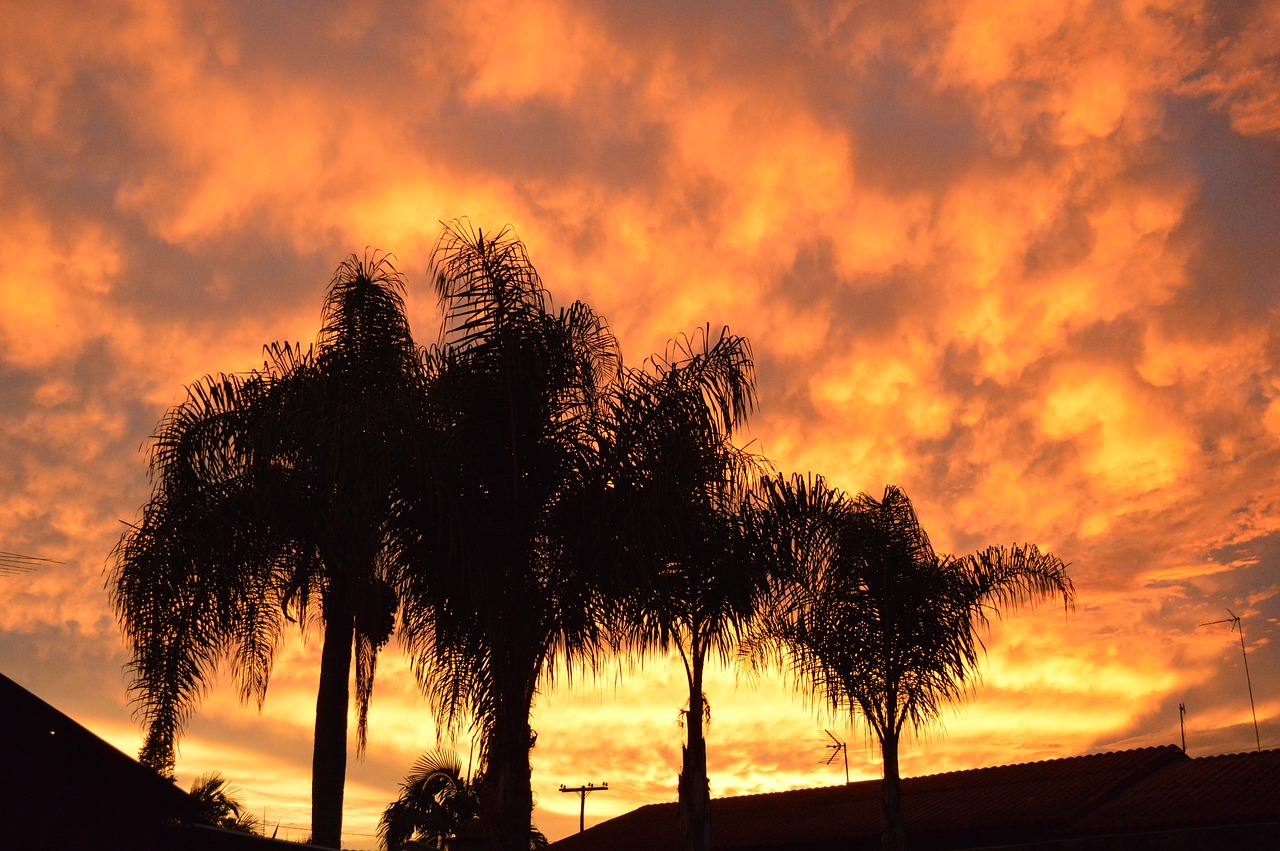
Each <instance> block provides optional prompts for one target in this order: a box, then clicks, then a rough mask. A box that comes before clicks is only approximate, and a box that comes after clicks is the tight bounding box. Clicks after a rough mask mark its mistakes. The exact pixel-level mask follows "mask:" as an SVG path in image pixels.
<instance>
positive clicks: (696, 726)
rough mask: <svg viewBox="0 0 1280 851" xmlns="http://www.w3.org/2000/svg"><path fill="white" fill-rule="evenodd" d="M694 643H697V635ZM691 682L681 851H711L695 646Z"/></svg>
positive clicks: (683, 767)
mask: <svg viewBox="0 0 1280 851" xmlns="http://www.w3.org/2000/svg"><path fill="white" fill-rule="evenodd" d="M693 638H694V641H695V642H696V641H697V638H698V636H697V634H696V633H695V634H694V636H693ZM690 655H691V656H692V660H691V661H692V669H691V671H690V673H691V674H692V676H691V677H690V682H689V715H688V716H687V717H686V718H685V729H686V730H687V731H688V734H689V736H688V744H686V745H685V747H683V748H681V758H682V764H681V767H680V789H679V804H678V806H677V809H678V811H679V813H678V816H677V818H678V822H679V827H680V848H681V851H711V788H710V783H709V781H708V780H707V738H706V734H705V732H704V731H703V727H702V717H703V714H704V709H705V703H704V700H703V696H702V654H701V653H700V652H698V648H697V644H696V643H695V644H694V647H693V652H692V654H690Z"/></svg>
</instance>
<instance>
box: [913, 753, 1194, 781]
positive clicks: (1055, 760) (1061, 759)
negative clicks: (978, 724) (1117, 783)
mask: <svg viewBox="0 0 1280 851" xmlns="http://www.w3.org/2000/svg"><path fill="white" fill-rule="evenodd" d="M1142 752H1149V753H1153V754H1154V753H1168V754H1170V755H1172V754H1174V753H1176V754H1178V755H1182V753H1183V751H1182V748H1180V747H1178V746H1177V745H1147V746H1145V747H1141V748H1127V749H1125V750H1122V751H1097V752H1095V753H1083V754H1073V755H1071V756H1056V757H1053V758H1051V759H1033V760H1027V761H1025V762H1006V763H1001V764H999V765H978V766H973V767H972V768H956V769H952V770H951V771H935V772H934V773H932V774H912V775H910V778H908V777H907V776H906V775H904V776H903V778H902V779H903V780H907V779H915V778H922V777H942V776H943V775H952V774H970V773H972V772H975V771H994V770H996V769H1000V768H1019V767H1021V766H1025V765H1045V764H1048V763H1061V762H1070V761H1071V760H1085V759H1097V758H1098V757H1102V756H1123V755H1125V754H1135V753H1142ZM1190 758H1191V757H1188V759H1190Z"/></svg>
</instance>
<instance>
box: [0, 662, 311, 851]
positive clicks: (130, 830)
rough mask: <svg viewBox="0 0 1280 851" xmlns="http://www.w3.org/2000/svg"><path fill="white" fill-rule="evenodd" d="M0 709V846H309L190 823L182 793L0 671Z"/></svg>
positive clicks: (133, 850) (193, 809)
mask: <svg viewBox="0 0 1280 851" xmlns="http://www.w3.org/2000/svg"><path fill="white" fill-rule="evenodd" d="M0 718H2V719H3V721H0V754H2V755H3V767H2V768H0V848H5V849H8V848H13V849H24V851H44V849H72V848H92V849H95V851H97V849H129V851H150V849H160V850H161V851H163V849H184V851H185V849H190V850H191V851H235V850H236V849H245V851H268V849H293V850H294V851H297V849H304V848H308V847H310V846H305V845H300V844H298V843H292V842H281V841H275V840H271V839H266V838H264V837H260V836H252V835H249V834H241V833H235V832H233V831H227V830H219V829H217V828H212V827H202V826H198V825H194V824H191V821H192V820H193V819H194V818H195V817H196V815H197V813H198V808H197V805H196V802H195V801H194V800H193V799H192V798H191V796H189V795H188V794H187V793H186V792H184V791H182V790H181V789H179V788H178V787H177V786H176V785H175V784H174V783H173V782H172V781H170V780H166V779H164V778H163V777H161V776H160V775H158V774H156V773H155V772H154V771H152V770H151V769H149V768H147V767H146V766H144V765H142V764H141V763H139V762H137V761H136V760H133V759H131V758H130V757H128V756H126V755H125V754H123V753H121V752H120V751H119V750H117V749H116V748H114V747H113V746H111V745H110V744H108V743H107V742H105V741H103V740H102V739H101V738H99V737H98V736H96V735H94V734H93V733H91V732H90V731H89V730H87V729H85V728H84V727H83V726H81V725H80V724H78V723H76V722H75V721H73V720H72V719H71V718H69V717H68V716H66V715H64V714H63V713H61V712H59V711H58V710H57V709H54V708H53V707H52V706H50V705H49V704H47V703H45V702H44V701H43V700H41V699H40V698H38V697H36V696H35V695H34V694H32V693H31V692H29V691H27V690H26V689H24V688H23V687H22V686H20V685H18V684H17V683H15V682H14V681H13V680H11V679H9V678H8V677H6V676H4V675H3V674H0Z"/></svg>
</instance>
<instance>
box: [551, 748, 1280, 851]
mask: <svg viewBox="0 0 1280 851" xmlns="http://www.w3.org/2000/svg"><path fill="white" fill-rule="evenodd" d="M1207 787H1212V788H1211V791H1209V790H1208V789H1207ZM902 809H903V815H904V818H905V820H906V828H907V835H908V839H909V841H910V842H911V844H912V846H913V847H919V848H950V847H967V846H976V847H981V846H984V845H998V844H1006V843H1019V842H1034V841H1037V840H1045V839H1050V838H1055V837H1057V838H1066V837H1070V836H1077V837H1078V836H1081V835H1096V834H1102V833H1110V834H1114V833H1123V832H1125V831H1129V830H1145V829H1166V828H1177V827H1183V826H1197V827H1204V826H1211V825H1216V824H1224V823H1235V822H1245V821H1248V822H1251V823H1259V822H1269V821H1276V820H1280V752H1276V751H1270V752H1267V753H1263V754H1242V755H1239V756H1236V757H1210V758H1202V759H1194V760H1193V759H1191V758H1189V757H1187V756H1186V755H1185V754H1184V753H1183V752H1182V751H1181V750H1180V749H1179V748H1177V747H1175V746H1172V745H1168V746H1164V747H1153V748H1140V749H1136V750H1128V751H1120V752H1114V753H1103V754H1094V755H1091V756H1079V757H1068V758H1065V759H1055V760H1046V761H1042V762H1029V763H1020V764H1016V765H1004V766H996V767H993V768H976V769H970V770H966V771H953V772H947V773H945V774H934V775H927V776H922V777H911V778H906V779H904V780H903V784H902ZM676 818H677V814H676V805H675V804H673V803H672V804H650V805H648V806H644V807H641V808H639V809H637V810H634V811H632V812H630V813H627V814H625V815H623V816H619V817H618V818H616V819H612V820H610V821H607V822H604V823H602V824H599V825H596V826H595V827H593V828H591V829H590V830H587V831H585V832H583V833H580V834H576V835H574V836H570V837H567V838H565V839H562V840H561V841H560V842H557V843H555V844H554V845H553V846H552V847H553V848H555V849H557V851H604V849H610V851H642V849H643V851H648V849H664V848H675V847H676V846H677V835H676V832H677V827H676ZM711 822H712V838H713V844H714V847H715V848H716V849H718V851H730V850H731V849H732V851H750V849H766V848H769V849H786V848H806V849H813V851H818V849H825V848H837V847H839V848H843V849H849V848H864V847H865V848H876V847H879V832H880V781H879V780H868V781H862V782H858V783H851V784H849V785H847V786H828V787H821V788H816V789H797V790H793V791H789V792H773V793H768V794H762V795H743V796H738V797H733V798H718V799H713V800H712V802H711Z"/></svg>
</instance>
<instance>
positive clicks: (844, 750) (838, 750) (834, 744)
mask: <svg viewBox="0 0 1280 851" xmlns="http://www.w3.org/2000/svg"><path fill="white" fill-rule="evenodd" d="M822 732H824V733H826V734H827V738H828V739H830V740H831V744H829V745H823V748H824V749H825V750H829V751H831V756H829V757H827V762H826V764H827V765H830V764H831V763H833V762H835V761H836V757H838V756H840V755H841V754H844V785H846V786H848V785H849V746H848V745H846V744H845V743H844V742H842V741H840V740H839V739H837V738H836V737H835V734H834V733H832V732H831V731H830V730H823V731H822Z"/></svg>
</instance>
